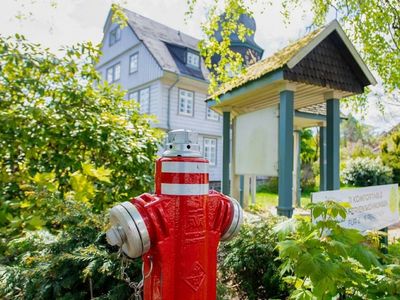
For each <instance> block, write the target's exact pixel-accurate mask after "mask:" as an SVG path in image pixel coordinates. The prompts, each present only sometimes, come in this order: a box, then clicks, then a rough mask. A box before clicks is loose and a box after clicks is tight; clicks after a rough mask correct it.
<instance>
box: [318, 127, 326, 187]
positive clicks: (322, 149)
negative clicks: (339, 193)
mask: <svg viewBox="0 0 400 300" xmlns="http://www.w3.org/2000/svg"><path fill="white" fill-rule="evenodd" d="M319 190H320V191H326V127H325V126H321V127H320V128H319Z"/></svg>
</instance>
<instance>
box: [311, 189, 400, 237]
mask: <svg viewBox="0 0 400 300" xmlns="http://www.w3.org/2000/svg"><path fill="white" fill-rule="evenodd" d="M326 200H334V201H337V202H348V203H349V204H350V205H351V208H349V210H348V213H347V218H346V220H343V221H342V222H341V225H342V226H344V227H347V228H356V229H359V230H361V231H366V230H379V229H382V228H385V227H387V226H390V225H392V224H395V223H397V222H399V220H400V215H399V196H398V185H397V184H388V185H379V186H370V187H365V188H356V189H349V190H340V191H339V190H336V191H326V192H318V193H312V194H311V201H312V202H321V201H326Z"/></svg>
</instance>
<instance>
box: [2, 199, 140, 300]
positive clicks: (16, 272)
mask: <svg viewBox="0 0 400 300" xmlns="http://www.w3.org/2000/svg"><path fill="white" fill-rule="evenodd" d="M40 197H42V199H40V201H45V202H46V203H47V205H48V206H47V208H46V212H47V217H46V221H47V222H48V224H49V225H51V226H50V228H45V227H44V228H43V229H42V230H37V231H32V230H24V231H23V232H22V233H21V235H20V236H19V237H16V238H13V239H11V240H10V241H9V243H8V244H7V249H6V250H5V251H4V252H3V254H2V257H1V261H2V264H1V265H0V298H1V299H49V300H50V299H89V298H90V297H91V295H93V297H98V298H96V299H116V300H117V299H128V298H129V297H130V295H131V294H132V290H131V289H130V288H129V286H128V284H127V283H126V282H125V281H124V280H123V279H122V278H121V260H120V259H119V258H118V255H117V249H115V248H112V247H110V246H108V245H107V243H106V240H105V234H104V230H105V228H106V223H107V222H108V217H107V216H106V215H105V214H103V213H94V212H93V211H92V209H91V207H90V206H88V205H87V204H86V203H84V202H78V201H75V200H73V199H64V198H61V197H60V195H59V194H58V195H57V194H54V193H47V194H43V193H42V195H41V196H40ZM50 207H51V209H50ZM44 208H45V207H44ZM60 228H62V230H60ZM127 264H128V269H127V272H128V274H129V276H130V277H131V278H132V280H135V281H138V280H140V276H141V267H140V266H141V263H140V260H135V261H131V260H129V261H128V262H127Z"/></svg>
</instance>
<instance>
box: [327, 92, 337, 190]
mask: <svg viewBox="0 0 400 300" xmlns="http://www.w3.org/2000/svg"><path fill="white" fill-rule="evenodd" d="M326 113H327V118H326V189H327V190H328V191H332V190H338V189H340V178H339V167H340V106H339V99H328V100H327V101H326Z"/></svg>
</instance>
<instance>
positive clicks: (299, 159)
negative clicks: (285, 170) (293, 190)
mask: <svg viewBox="0 0 400 300" xmlns="http://www.w3.org/2000/svg"><path fill="white" fill-rule="evenodd" d="M296 134H297V135H298V136H299V142H298V144H297V157H296V159H297V178H296V179H297V181H296V184H297V195H296V200H297V207H301V158H300V153H301V132H300V131H299V130H296Z"/></svg>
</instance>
